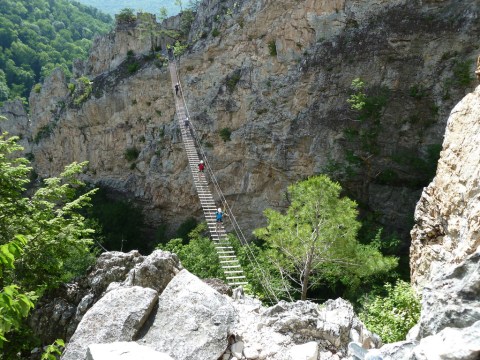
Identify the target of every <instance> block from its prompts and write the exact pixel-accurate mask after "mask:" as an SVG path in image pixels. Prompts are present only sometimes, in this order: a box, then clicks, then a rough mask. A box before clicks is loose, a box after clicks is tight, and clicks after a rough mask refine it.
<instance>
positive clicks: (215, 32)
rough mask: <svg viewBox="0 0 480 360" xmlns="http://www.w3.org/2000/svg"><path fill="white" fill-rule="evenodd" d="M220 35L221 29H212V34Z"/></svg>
mask: <svg viewBox="0 0 480 360" xmlns="http://www.w3.org/2000/svg"><path fill="white" fill-rule="evenodd" d="M218 35H220V30H218V29H217V28H214V29H213V30H212V36H213V37H217V36H218Z"/></svg>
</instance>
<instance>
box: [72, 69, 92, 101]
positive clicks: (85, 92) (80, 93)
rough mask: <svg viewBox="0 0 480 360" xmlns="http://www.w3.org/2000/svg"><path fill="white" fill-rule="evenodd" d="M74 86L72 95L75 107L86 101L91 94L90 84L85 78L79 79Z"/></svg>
mask: <svg viewBox="0 0 480 360" xmlns="http://www.w3.org/2000/svg"><path fill="white" fill-rule="evenodd" d="M76 82H77V85H76V86H75V92H74V94H73V103H74V104H75V105H77V106H79V105H81V104H82V103H84V102H85V101H87V100H88V98H89V97H90V94H91V93H92V90H93V87H92V82H91V81H90V79H89V78H87V77H86V76H82V77H79V78H78V79H77V80H76Z"/></svg>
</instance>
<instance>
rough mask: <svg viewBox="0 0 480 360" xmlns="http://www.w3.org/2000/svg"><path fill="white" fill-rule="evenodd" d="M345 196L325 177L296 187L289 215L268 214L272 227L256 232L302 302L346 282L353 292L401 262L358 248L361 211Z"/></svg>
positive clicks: (291, 188) (366, 247) (290, 194)
mask: <svg viewBox="0 0 480 360" xmlns="http://www.w3.org/2000/svg"><path fill="white" fill-rule="evenodd" d="M340 192H341V187H340V185H339V184H338V183H336V182H333V181H331V180H330V179H329V178H328V177H327V176H325V175H320V176H315V177H311V178H309V179H308V180H305V181H301V182H299V183H296V184H294V185H291V186H289V187H288V198H289V200H290V206H289V208H288V209H287V212H286V214H281V213H279V212H277V211H275V210H272V209H267V210H265V212H264V214H265V216H266V217H267V222H268V225H267V227H265V228H261V229H257V230H255V232H254V233H255V235H256V236H257V237H259V238H260V239H262V240H264V241H265V242H266V243H267V245H268V247H270V249H271V251H270V252H269V254H270V259H271V261H272V262H273V263H274V264H275V265H276V266H277V267H278V269H279V272H280V273H281V274H283V276H285V277H286V278H288V279H290V281H291V282H292V285H293V286H294V287H295V288H296V289H298V291H299V292H300V293H301V299H302V300H305V299H306V298H307V291H308V290H309V289H310V288H314V287H316V286H318V285H319V284H320V283H322V282H326V283H330V284H335V282H337V281H339V280H340V281H341V282H342V283H343V284H344V285H345V286H346V287H347V288H349V289H353V288H356V287H358V286H359V284H360V282H361V280H362V279H366V278H368V277H369V276H372V275H374V274H377V273H381V272H387V271H389V270H391V269H392V268H394V267H395V266H396V263H397V261H396V259H395V258H389V257H384V256H382V254H381V253H380V252H379V251H378V249H377V248H375V247H374V246H371V245H362V244H360V243H358V241H357V240H356V236H357V232H358V229H359V227H360V223H359V222H358V221H357V220H356V218H357V215H358V212H357V209H356V207H357V205H356V203H355V202H354V201H352V200H350V199H348V198H346V197H343V198H341V197H340ZM285 288H287V289H288V288H289V286H285Z"/></svg>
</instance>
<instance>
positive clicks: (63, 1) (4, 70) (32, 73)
mask: <svg viewBox="0 0 480 360" xmlns="http://www.w3.org/2000/svg"><path fill="white" fill-rule="evenodd" d="M111 24H112V18H111V17H110V16H109V15H106V14H103V13H101V12H100V11H99V10H98V9H95V8H93V7H89V6H85V5H82V4H80V3H78V2H70V1H68V0H2V1H1V2H0V102H1V101H4V100H7V99H14V98H16V97H21V98H24V99H26V98H27V97H28V95H29V92H30V90H31V88H32V86H33V85H34V84H36V83H38V82H40V81H41V80H42V79H43V78H44V77H45V76H46V75H48V74H49V73H50V72H51V71H52V70H53V69H54V68H56V67H58V66H60V67H62V68H64V70H65V72H66V73H67V75H68V74H70V70H71V64H72V61H73V59H76V58H85V57H86V56H87V54H88V49H89V48H90V45H91V43H92V39H93V37H94V36H95V34H98V33H105V32H107V31H108V30H109V29H110V26H111Z"/></svg>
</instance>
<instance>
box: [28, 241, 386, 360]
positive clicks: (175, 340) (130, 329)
mask: <svg viewBox="0 0 480 360" xmlns="http://www.w3.org/2000/svg"><path fill="white" fill-rule="evenodd" d="M134 274H136V275H135V276H134ZM133 279H136V280H133ZM160 279H161V280H162V281H161V285H159V280H160ZM85 284H88V286H85ZM66 287H68V288H70V289H71V291H70V293H69V294H68V293H67V294H65V293H63V294H59V293H57V294H56V296H54V297H53V298H52V297H47V298H44V299H42V301H41V303H40V304H38V305H37V307H36V309H35V310H34V313H33V315H32V319H31V322H33V323H34V324H36V325H37V327H34V329H35V330H36V332H37V333H38V335H40V336H41V337H42V340H43V342H44V343H47V344H48V343H51V341H52V340H51V339H55V338H56V337H58V336H59V335H60V334H62V335H63V336H62V337H63V338H64V339H66V340H67V342H68V344H67V346H66V351H65V352H64V353H63V355H62V359H63V360H69V359H75V360H82V359H105V358H108V359H109V360H117V359H118V360H120V359H124V358H125V359H127V358H128V359H130V358H134V357H133V356H134V354H135V353H137V358H138V356H145V358H146V359H149V358H155V359H158V358H165V359H170V357H171V358H172V359H175V360H197V359H198V360H207V359H211V360H218V359H224V360H235V359H250V360H254V359H264V360H304V359H312V360H317V359H322V360H340V359H344V358H346V357H347V344H348V342H349V341H358V342H360V343H362V344H363V345H364V346H365V347H366V348H375V347H378V346H379V345H380V339H379V338H378V337H377V336H376V335H374V334H372V333H371V332H369V331H368V330H367V329H366V328H365V326H364V325H363V323H362V322H361V321H360V320H359V319H358V317H357V316H356V315H355V313H354V311H353V307H352V305H351V304H350V303H348V302H347V301H345V300H342V299H336V300H329V301H327V302H326V303H324V304H322V305H319V304H315V303H312V302H309V301H297V302H295V303H287V302H284V301H282V302H280V303H278V304H276V305H274V306H271V307H265V306H263V305H262V304H261V302H260V301H259V300H257V299H254V298H251V297H250V296H246V295H245V296H244V295H243V294H242V296H241V297H237V298H236V299H235V300H234V299H232V298H231V297H229V296H227V295H222V294H220V293H219V292H217V291H216V290H215V289H213V288H212V287H210V286H209V285H208V284H207V283H205V282H203V281H202V280H200V279H199V278H197V277H196V276H194V275H192V274H191V273H189V272H188V271H187V270H181V265H179V264H178V259H177V258H176V256H175V255H174V254H170V253H168V252H162V251H155V252H154V253H153V254H152V255H150V256H148V257H142V256H140V255H139V254H138V253H137V252H130V253H127V254H124V253H120V252H113V253H104V254H102V255H101V256H100V257H99V259H98V260H97V263H96V265H95V266H94V268H93V269H92V270H91V271H90V273H89V274H88V275H87V276H86V277H85V278H84V279H83V284H81V283H76V284H69V285H68V286H66ZM73 289H76V290H73ZM85 290H87V291H88V293H89V295H87V296H83V294H85ZM72 294H76V298H77V300H79V299H80V298H82V296H83V298H82V300H81V301H80V304H79V305H78V307H77V311H76V312H77V316H76V322H73V321H71V320H72V319H71V316H72V313H73V314H75V310H73V311H72V309H71V308H69V307H66V306H63V307H62V306H59V303H58V300H63V301H64V302H65V301H71V299H68V298H69V297H70V298H71V296H72ZM87 298H88V301H87V300H86V299H87ZM74 302H75V301H72V304H71V305H73V306H75V305H74V304H73V303H74ZM77 302H78V301H77ZM52 309H53V311H52ZM42 319H43V320H42ZM39 320H41V321H39ZM47 323H48V324H47ZM39 324H43V326H42V327H38V325H39ZM52 330H54V331H55V332H56V333H55V334H53V333H52ZM67 333H70V335H67V336H65V334H67ZM72 333H73V336H71V334H72ZM135 342H136V343H137V344H135ZM138 345H141V347H140V346H138ZM120 349H122V351H120ZM154 351H156V352H154ZM102 356H103V357H102ZM169 356H170V357H169Z"/></svg>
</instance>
